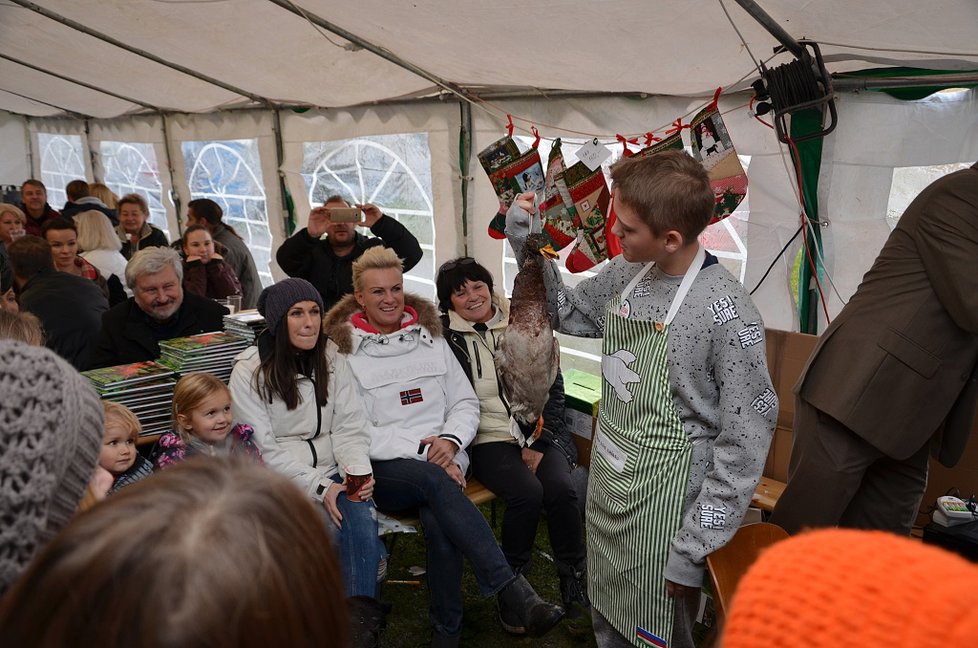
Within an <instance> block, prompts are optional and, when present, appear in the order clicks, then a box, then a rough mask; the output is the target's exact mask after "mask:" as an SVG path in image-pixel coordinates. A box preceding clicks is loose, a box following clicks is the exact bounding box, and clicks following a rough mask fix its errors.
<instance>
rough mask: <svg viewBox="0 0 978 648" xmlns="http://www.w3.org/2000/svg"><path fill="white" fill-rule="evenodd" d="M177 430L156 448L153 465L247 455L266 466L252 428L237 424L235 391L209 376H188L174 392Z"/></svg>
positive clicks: (163, 465)
mask: <svg viewBox="0 0 978 648" xmlns="http://www.w3.org/2000/svg"><path fill="white" fill-rule="evenodd" d="M173 425H174V430H173V431H172V432H167V433H166V434H164V435H163V436H161V437H160V439H159V441H157V442H156V447H155V448H153V454H152V460H153V466H154V467H156V468H160V469H164V468H166V467H168V466H170V465H172V464H174V463H177V462H179V461H182V460H184V459H186V458H187V457H190V456H193V455H198V454H201V455H206V456H211V457H229V456H245V457H250V458H251V459H253V460H254V461H256V462H258V463H263V462H262V458H261V451H260V450H259V449H258V446H256V445H255V442H254V441H253V440H252V435H253V434H254V430H253V429H252V427H251V426H250V425H245V424H242V423H238V424H237V425H234V420H233V417H232V416H231V392H230V391H229V390H228V387H227V385H225V384H224V383H223V382H221V381H220V379H218V378H217V377H216V376H213V375H211V374H208V373H191V374H187V375H186V376H184V377H183V378H181V379H180V380H179V381H178V382H177V386H176V388H175V389H174V390H173Z"/></svg>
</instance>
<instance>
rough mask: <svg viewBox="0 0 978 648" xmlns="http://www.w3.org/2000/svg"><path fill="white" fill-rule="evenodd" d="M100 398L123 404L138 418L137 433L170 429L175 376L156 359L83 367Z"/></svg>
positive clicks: (154, 433)
mask: <svg viewBox="0 0 978 648" xmlns="http://www.w3.org/2000/svg"><path fill="white" fill-rule="evenodd" d="M82 375H83V376H85V377H86V378H88V379H89V380H90V381H91V382H92V384H93V385H94V386H95V390H96V391H97V392H98V395H99V396H101V397H102V399H103V400H110V401H114V402H116V403H119V404H120V405H125V406H126V407H128V408H129V409H130V410H132V413H133V414H135V415H136V418H137V419H139V423H140V425H142V428H143V431H142V434H141V435H140V436H144V437H145V436H155V435H157V434H160V433H161V432H165V431H167V430H169V429H171V424H170V407H171V403H172V402H173V387H174V385H176V383H177V381H176V377H175V376H174V375H173V371H172V370H171V369H169V368H167V367H164V366H163V365H161V364H158V363H156V362H135V363H133V364H127V365H119V366H116V367H104V368H102V369H90V370H88V371H83V372H82Z"/></svg>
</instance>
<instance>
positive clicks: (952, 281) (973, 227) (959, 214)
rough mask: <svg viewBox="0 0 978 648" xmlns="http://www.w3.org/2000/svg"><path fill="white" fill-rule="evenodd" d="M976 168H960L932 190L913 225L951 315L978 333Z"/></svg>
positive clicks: (930, 274) (930, 273)
mask: <svg viewBox="0 0 978 648" xmlns="http://www.w3.org/2000/svg"><path fill="white" fill-rule="evenodd" d="M972 184H974V185H978V173H976V172H973V170H972V172H969V173H963V174H961V176H960V179H958V178H955V179H954V181H952V182H949V183H948V184H947V185H945V186H944V187H942V188H941V190H938V191H935V192H934V193H933V194H932V196H931V199H930V200H929V201H928V203H927V204H926V205H925V206H924V207H923V209H924V210H925V213H924V214H922V215H921V218H920V220H919V224H918V226H917V237H916V241H917V249H918V250H919V251H920V258H921V261H922V262H923V264H924V269H925V270H926V272H927V276H928V277H929V278H930V283H931V285H932V286H933V287H934V291H935V292H936V293H937V298H938V300H940V302H941V305H942V306H944V308H945V309H946V310H947V312H948V314H949V315H950V316H951V319H952V320H954V323H955V324H957V325H958V326H959V327H961V328H962V329H964V330H965V331H968V332H969V333H973V334H978V298H976V295H978V272H975V271H974V268H975V259H978V188H976V186H969V185H972Z"/></svg>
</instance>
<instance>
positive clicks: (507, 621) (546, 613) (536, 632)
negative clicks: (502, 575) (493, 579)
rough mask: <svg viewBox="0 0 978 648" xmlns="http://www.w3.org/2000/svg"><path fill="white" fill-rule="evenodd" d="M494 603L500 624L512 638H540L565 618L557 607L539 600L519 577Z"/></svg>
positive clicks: (525, 581) (501, 592)
mask: <svg viewBox="0 0 978 648" xmlns="http://www.w3.org/2000/svg"><path fill="white" fill-rule="evenodd" d="M496 602H497V604H498V605H499V622H500V623H502V625H503V628H505V629H506V630H507V631H508V632H511V633H513V634H528V635H530V636H531V637H541V636H543V635H545V634H546V633H547V632H548V631H549V630H550V629H551V628H553V627H554V626H555V625H557V622H558V621H560V620H561V619H562V618H563V616H564V611H563V610H562V609H561V608H560V606H557V605H553V604H551V603H547V602H546V601H544V600H543V599H542V598H540V596H539V595H538V594H537V593H536V592H535V591H533V588H532V587H531V586H530V584H529V583H528V582H527V580H526V578H525V577H524V576H522V575H519V576H517V577H516V578H515V579H514V580H513V581H512V582H511V583H510V584H509V585H507V586H506V587H504V588H503V589H502V591H500V592H499V594H497V595H496Z"/></svg>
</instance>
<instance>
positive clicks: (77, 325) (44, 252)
mask: <svg viewBox="0 0 978 648" xmlns="http://www.w3.org/2000/svg"><path fill="white" fill-rule="evenodd" d="M9 253H10V265H11V267H12V268H13V274H14V283H15V285H16V286H17V288H18V290H19V292H20V297H19V301H20V309H21V310H22V311H26V312H28V313H33V314H34V315H36V316H37V319H39V320H41V326H42V327H43V328H44V336H45V341H46V342H45V343H46V345H47V347H48V348H49V349H51V350H52V351H54V352H55V353H57V354H58V355H59V356H61V357H62V358H64V359H65V360H67V361H68V362H70V363H71V364H72V366H74V367H75V368H76V369H84V368H85V367H86V366H87V364H88V361H89V354H90V353H91V348H92V344H93V343H94V342H95V340H96V338H98V335H99V331H100V330H101V328H102V314H103V313H104V312H105V311H107V310H108V308H109V302H108V300H107V299H106V298H105V295H103V294H102V291H101V290H99V288H98V286H97V285H96V284H95V282H94V281H92V280H91V279H85V278H84V277H78V276H75V275H73V274H68V273H67V272H58V271H57V270H55V268H54V257H52V256H51V246H50V245H48V242H47V241H45V240H44V239H42V238H40V237H37V236H25V237H23V238H19V239H17V240H16V241H14V242H13V243H12V244H11V245H10V250H9Z"/></svg>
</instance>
